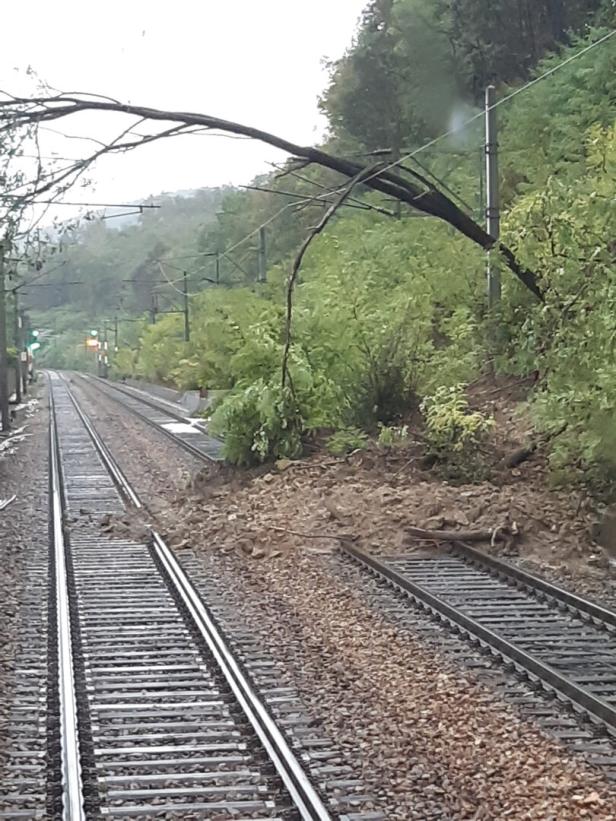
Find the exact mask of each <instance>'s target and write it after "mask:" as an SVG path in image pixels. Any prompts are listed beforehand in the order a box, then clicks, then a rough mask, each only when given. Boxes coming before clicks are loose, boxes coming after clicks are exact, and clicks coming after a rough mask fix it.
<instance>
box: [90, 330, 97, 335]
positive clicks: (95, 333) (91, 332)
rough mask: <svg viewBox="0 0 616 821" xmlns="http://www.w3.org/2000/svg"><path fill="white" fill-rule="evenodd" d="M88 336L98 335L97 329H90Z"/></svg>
mask: <svg viewBox="0 0 616 821" xmlns="http://www.w3.org/2000/svg"><path fill="white" fill-rule="evenodd" d="M90 336H98V331H90Z"/></svg>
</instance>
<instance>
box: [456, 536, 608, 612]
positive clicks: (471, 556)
mask: <svg viewBox="0 0 616 821" xmlns="http://www.w3.org/2000/svg"><path fill="white" fill-rule="evenodd" d="M451 552H452V553H454V554H456V555H459V556H461V557H462V558H464V559H465V560H466V561H468V562H470V563H474V564H478V565H482V566H483V567H487V568H489V569H490V570H492V571H493V572H495V573H497V574H499V575H501V576H502V577H503V578H504V579H508V580H511V579H513V580H514V581H516V582H519V583H520V584H522V585H524V586H525V587H527V588H530V589H532V590H538V591H540V592H541V593H545V594H547V595H548V596H551V597H552V598H553V599H556V600H557V601H560V602H562V603H563V604H565V605H567V607H570V608H571V609H572V610H577V611H581V612H583V613H586V614H587V615H588V616H591V617H592V618H593V619H596V620H597V621H599V622H603V623H605V624H610V625H612V626H613V627H616V613H615V612H614V611H613V610H608V609H607V608H606V607H601V605H598V604H595V603H594V602H591V601H588V600H587V599H583V598H581V597H580V596H576V595H575V593H570V592H569V591H568V590H565V589H564V588H562V587H558V586H557V585H555V584H552V583H551V582H548V581H546V580H545V579H542V578H541V577H540V576H535V574H534V573H529V572H528V571H527V570H522V569H521V568H519V567H515V565H513V564H510V563H509V562H506V561H504V560H503V559H498V558H496V556H490V555H488V554H487V553H484V552H483V551H481V550H477V548H476V547H471V546H470V545H469V544H466V542H452V546H451Z"/></svg>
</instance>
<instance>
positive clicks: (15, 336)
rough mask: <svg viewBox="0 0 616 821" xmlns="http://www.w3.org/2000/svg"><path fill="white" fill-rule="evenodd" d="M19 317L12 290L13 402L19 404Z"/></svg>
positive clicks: (15, 295)
mask: <svg viewBox="0 0 616 821" xmlns="http://www.w3.org/2000/svg"><path fill="white" fill-rule="evenodd" d="M20 325H21V317H20V316H19V295H18V292H17V289H16V288H15V289H14V290H13V343H14V345H15V402H16V403H17V404H18V405H19V404H21V384H22V374H21V371H22V368H21V344H20V343H21V333H20V330H21V329H20Z"/></svg>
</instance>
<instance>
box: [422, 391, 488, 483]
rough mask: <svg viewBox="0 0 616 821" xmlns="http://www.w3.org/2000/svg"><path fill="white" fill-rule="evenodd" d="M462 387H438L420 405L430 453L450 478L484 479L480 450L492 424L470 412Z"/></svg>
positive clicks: (479, 414)
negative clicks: (441, 464) (444, 467)
mask: <svg viewBox="0 0 616 821" xmlns="http://www.w3.org/2000/svg"><path fill="white" fill-rule="evenodd" d="M464 388H465V386H464V385H454V386H453V387H450V388H447V387H441V388H439V389H438V390H437V391H436V392H435V393H434V394H433V395H432V396H428V397H426V398H425V399H424V400H423V402H422V404H421V411H422V413H423V415H424V417H425V423H426V440H427V445H428V449H429V452H430V453H431V454H432V455H434V456H435V457H436V458H437V459H438V460H439V461H440V462H441V463H443V464H444V465H445V466H446V469H447V473H448V476H449V478H452V479H460V480H471V479H480V478H483V474H484V470H483V464H482V463H483V460H482V458H481V455H480V446H481V444H482V442H483V441H484V440H485V438H486V435H487V433H488V432H489V431H490V429H491V428H492V426H493V424H494V422H493V420H492V419H491V418H490V417H487V416H485V415H484V414H482V413H479V412H478V411H475V412H471V410H470V409H469V406H468V400H467V398H466V395H465V389H464Z"/></svg>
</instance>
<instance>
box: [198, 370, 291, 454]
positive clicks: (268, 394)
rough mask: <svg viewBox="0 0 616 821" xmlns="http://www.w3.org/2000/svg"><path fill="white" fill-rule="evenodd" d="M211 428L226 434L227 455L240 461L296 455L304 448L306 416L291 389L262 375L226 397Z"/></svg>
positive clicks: (224, 449)
mask: <svg viewBox="0 0 616 821" xmlns="http://www.w3.org/2000/svg"><path fill="white" fill-rule="evenodd" d="M210 430H211V431H212V433H214V434H215V435H216V434H220V435H223V436H224V445H223V451H224V455H225V458H226V459H228V460H229V461H230V462H232V463H233V464H237V465H254V464H259V463H261V462H265V461H270V460H273V459H280V458H288V459H295V458H297V457H298V456H300V455H301V452H302V432H303V419H302V417H301V415H300V413H299V409H298V408H297V404H296V401H295V399H294V398H293V395H292V393H291V391H290V390H289V389H288V388H285V389H282V388H280V387H278V386H273V385H268V384H267V383H266V382H264V381H263V380H262V379H260V380H258V381H256V382H254V383H253V384H252V385H249V386H248V387H247V388H245V389H244V390H241V391H238V392H236V393H233V394H231V395H230V396H228V397H226V398H225V399H224V400H223V401H222V403H221V404H220V405H219V406H218V408H217V409H216V411H215V412H214V414H213V416H212V419H211V422H210Z"/></svg>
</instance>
